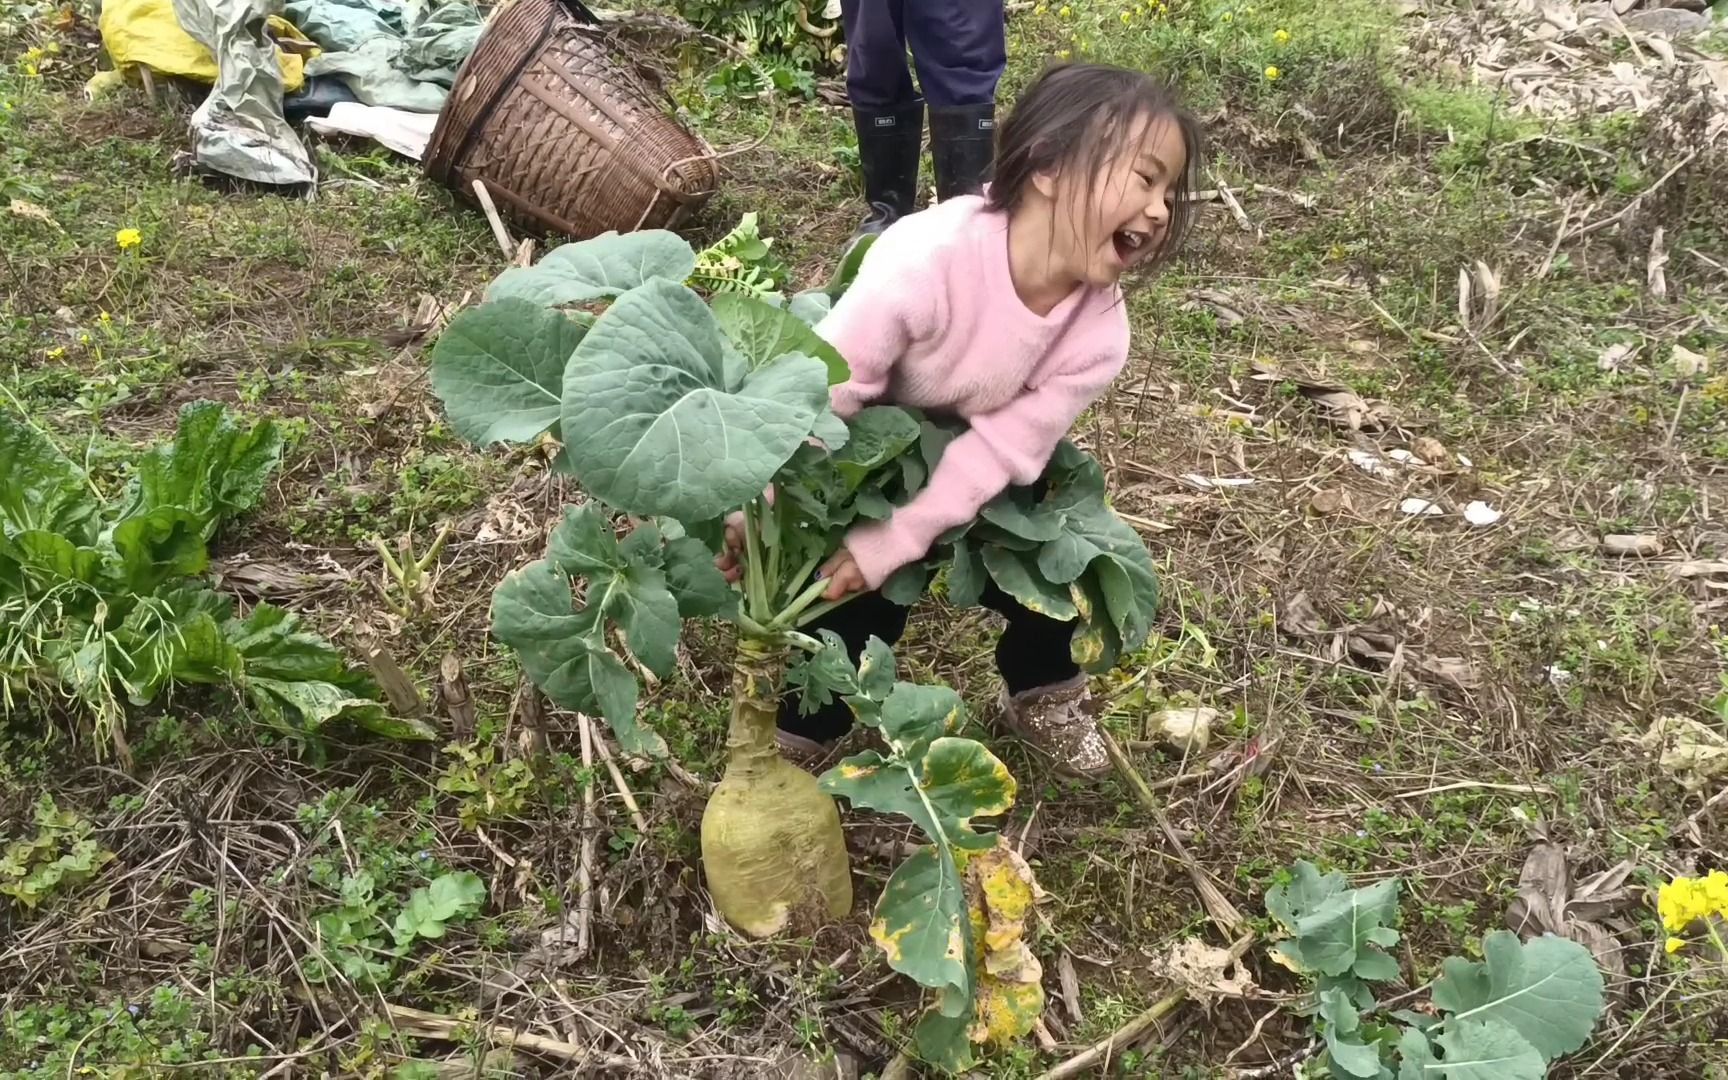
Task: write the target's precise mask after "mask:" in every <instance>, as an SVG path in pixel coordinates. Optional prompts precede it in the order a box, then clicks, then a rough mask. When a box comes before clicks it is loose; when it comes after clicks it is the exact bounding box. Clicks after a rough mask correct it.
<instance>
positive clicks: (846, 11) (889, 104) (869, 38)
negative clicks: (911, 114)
mask: <svg viewBox="0 0 1728 1080" xmlns="http://www.w3.org/2000/svg"><path fill="white" fill-rule="evenodd" d="M931 2H937V3H941V2H944V0H912V4H913V6H915V7H916V6H918V5H921V4H925V3H931ZM905 4H906V0H842V3H841V5H840V18H841V22H842V23H843V24H844V26H845V28H846V95H847V97H849V98H850V99H851V101H852V107H853V108H855V109H861V110H863V111H865V112H869V113H887V112H893V111H895V110H898V109H901V108H903V107H904V106H907V105H910V104H912V103H913V102H915V101H917V100H918V91H917V89H916V88H915V87H914V86H913V85H912V73H911V71H909V70H908V69H907V67H906V25H905Z"/></svg>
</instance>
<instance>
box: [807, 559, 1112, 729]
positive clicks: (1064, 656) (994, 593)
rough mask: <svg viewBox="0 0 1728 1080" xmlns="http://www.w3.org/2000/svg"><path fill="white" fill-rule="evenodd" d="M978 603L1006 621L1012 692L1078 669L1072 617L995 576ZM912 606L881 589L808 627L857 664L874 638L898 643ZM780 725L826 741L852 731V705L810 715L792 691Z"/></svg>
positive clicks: (1002, 654)
mask: <svg viewBox="0 0 1728 1080" xmlns="http://www.w3.org/2000/svg"><path fill="white" fill-rule="evenodd" d="M978 602H979V603H980V604H982V605H983V606H984V607H987V608H989V609H990V610H991V611H994V612H996V613H997V614H999V615H1001V616H1002V617H1003V618H1005V619H1007V620H1008V628H1007V629H1006V630H1004V631H1003V632H1002V636H1001V637H1000V638H999V639H997V641H996V670H997V672H999V673H1000V674H1001V676H1002V681H1003V682H1004V683H1006V684H1007V687H1008V692H1009V693H1011V694H1018V693H1021V692H1023V691H1026V690H1032V689H1036V688H1038V687H1041V686H1051V685H1054V684H1056V683H1060V682H1065V681H1067V680H1069V679H1072V678H1073V677H1074V676H1076V675H1078V674H1080V667H1079V665H1077V664H1075V663H1074V659H1073V657H1072V655H1071V654H1070V653H1069V639H1071V638H1072V637H1073V636H1074V624H1073V623H1072V622H1064V621H1062V620H1060V619H1052V618H1051V617H1050V616H1048V615H1040V614H1038V613H1037V612H1035V611H1032V610H1030V609H1028V608H1025V607H1022V606H1021V604H1020V603H1019V601H1017V600H1015V599H1014V598H1013V597H1012V596H1009V595H1008V594H1007V593H1005V592H1003V591H1002V590H1001V589H999V588H997V586H996V583H995V582H994V581H988V580H987V581H985V583H984V595H983V596H982V597H980V598H979V601H978ZM911 611H912V609H911V608H904V607H901V606H900V605H899V604H896V603H894V602H893V601H891V600H889V599H888V598H887V597H885V596H883V595H882V594H881V593H879V592H876V593H865V594H864V595H863V596H859V597H854V598H853V599H852V600H849V601H847V602H846V603H844V604H842V605H841V606H839V607H837V608H835V609H834V610H833V611H830V612H829V613H828V614H827V615H824V616H823V617H822V618H820V619H817V620H816V621H815V622H813V623H811V624H810V625H809V626H807V627H805V628H804V629H805V630H806V631H807V632H809V633H812V634H813V633H815V632H816V631H817V630H832V631H834V633H836V634H838V635H840V640H842V641H844V642H845V643H846V650H847V652H849V653H851V654H852V662H853V663H854V664H856V663H857V662H858V657H859V654H861V653H862V652H863V651H864V646H865V645H866V644H868V643H869V641H870V639H871V638H872V637H879V638H881V639H882V640H883V642H885V643H886V644H888V645H893V644H895V643H896V642H898V641H899V640H900V635H902V634H904V633H905V632H906V617H907V616H908V615H909V614H911ZM780 729H781V730H782V731H786V732H789V733H791V734H793V735H802V736H804V737H805V738H807V739H815V740H816V741H817V742H828V741H830V740H833V739H838V738H840V737H841V736H842V735H845V734H846V733H847V732H848V731H851V730H852V710H851V709H850V708H849V707H847V705H846V703H845V702H843V701H839V700H835V701H832V702H830V703H829V704H827V705H826V706H824V707H822V708H821V709H818V710H817V711H816V712H814V713H811V714H810V715H808V716H800V715H799V714H798V695H797V693H796V692H794V693H792V694H788V695H787V696H786V697H784V698H781V699H780Z"/></svg>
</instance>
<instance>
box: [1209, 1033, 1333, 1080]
mask: <svg viewBox="0 0 1728 1080" xmlns="http://www.w3.org/2000/svg"><path fill="white" fill-rule="evenodd" d="M1325 1046H1326V1044H1325V1043H1323V1042H1320V1041H1319V1040H1318V1039H1316V1040H1315V1041H1313V1042H1311V1043H1309V1044H1308V1045H1307V1046H1304V1047H1302V1048H1301V1049H1300V1050H1292V1051H1290V1052H1289V1053H1288V1054H1285V1055H1284V1056H1283V1057H1281V1058H1277V1059H1276V1060H1274V1061H1272V1062H1270V1063H1268V1064H1265V1065H1258V1066H1255V1067H1254V1068H1252V1069H1244V1070H1242V1071H1241V1072H1238V1073H1234V1074H1232V1075H1233V1076H1234V1077H1235V1080H1262V1078H1263V1077H1268V1076H1283V1075H1285V1074H1286V1073H1288V1074H1290V1075H1292V1076H1294V1075H1296V1069H1297V1066H1299V1065H1301V1064H1302V1063H1303V1062H1304V1061H1307V1060H1308V1059H1309V1058H1312V1057H1315V1056H1317V1055H1318V1054H1319V1053H1320V1051H1321V1050H1323V1049H1325Z"/></svg>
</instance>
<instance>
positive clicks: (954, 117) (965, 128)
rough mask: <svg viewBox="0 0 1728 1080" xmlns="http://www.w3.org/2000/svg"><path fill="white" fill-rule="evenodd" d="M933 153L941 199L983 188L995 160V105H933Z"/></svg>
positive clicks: (931, 129) (931, 119) (937, 187)
mask: <svg viewBox="0 0 1728 1080" xmlns="http://www.w3.org/2000/svg"><path fill="white" fill-rule="evenodd" d="M930 156H931V157H932V158H934V159H935V162H936V198H937V199H938V200H940V201H942V202H946V201H948V200H949V199H952V198H953V197H954V196H956V195H977V194H978V193H979V192H981V191H983V190H984V181H985V179H986V178H988V176H989V174H990V166H991V165H992V164H993V163H994V162H995V160H996V106H995V105H960V106H955V107H953V108H941V109H934V108H933V109H931V110H930Z"/></svg>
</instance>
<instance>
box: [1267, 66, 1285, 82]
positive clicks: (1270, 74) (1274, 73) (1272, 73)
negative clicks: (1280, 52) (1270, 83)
mask: <svg viewBox="0 0 1728 1080" xmlns="http://www.w3.org/2000/svg"><path fill="white" fill-rule="evenodd" d="M1282 74H1284V73H1283V72H1282V71H1279V70H1278V69H1277V67H1275V66H1274V67H1268V68H1267V69H1266V78H1267V79H1268V80H1273V79H1276V78H1278V76H1280V75H1282Z"/></svg>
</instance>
